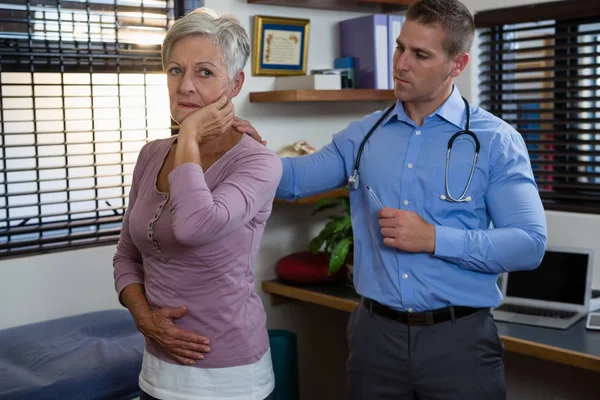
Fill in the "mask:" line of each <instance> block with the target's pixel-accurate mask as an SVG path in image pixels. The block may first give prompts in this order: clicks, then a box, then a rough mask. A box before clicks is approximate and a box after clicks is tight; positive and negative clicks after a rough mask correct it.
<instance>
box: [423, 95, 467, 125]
mask: <svg viewBox="0 0 600 400" xmlns="http://www.w3.org/2000/svg"><path fill="white" fill-rule="evenodd" d="M432 115H438V116H440V117H442V118H443V119H445V120H446V121H448V122H450V123H451V124H454V125H455V126H456V127H457V128H458V129H460V130H462V129H465V125H466V123H467V116H466V114H465V102H464V101H463V98H462V96H461V95H460V92H459V91H458V89H457V88H456V86H453V88H452V93H451V94H450V97H448V99H446V101H445V102H444V104H442V105H441V106H440V108H438V109H437V110H436V111H435V112H434V113H433V114H432Z"/></svg>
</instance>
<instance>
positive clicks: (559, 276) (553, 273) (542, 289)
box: [506, 251, 589, 305]
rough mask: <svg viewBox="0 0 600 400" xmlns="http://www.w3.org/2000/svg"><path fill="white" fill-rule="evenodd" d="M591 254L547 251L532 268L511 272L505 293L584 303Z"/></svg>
mask: <svg viewBox="0 0 600 400" xmlns="http://www.w3.org/2000/svg"><path fill="white" fill-rule="evenodd" d="M588 258H589V255H588V254H582V253H566V252H558V251H546V253H545V255H544V259H543V260H542V263H541V264H540V266H539V267H538V268H537V269H535V270H533V271H515V272H510V273H509V278H508V282H507V285H506V296H511V297H521V298H526V299H532V300H544V301H554V302H559V303H569V304H577V305H584V304H585V293H586V279H587V272H588V271H587V269H588Z"/></svg>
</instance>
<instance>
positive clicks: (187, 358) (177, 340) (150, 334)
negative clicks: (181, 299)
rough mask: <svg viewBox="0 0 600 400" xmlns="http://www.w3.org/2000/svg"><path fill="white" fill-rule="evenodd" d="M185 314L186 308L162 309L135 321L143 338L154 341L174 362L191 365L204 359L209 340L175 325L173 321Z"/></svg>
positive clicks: (208, 347) (208, 350) (208, 348)
mask: <svg viewBox="0 0 600 400" xmlns="http://www.w3.org/2000/svg"><path fill="white" fill-rule="evenodd" d="M186 313H187V307H186V306H181V307H177V308H168V307H164V308H161V309H158V310H154V311H152V312H151V314H147V315H146V316H145V317H144V318H140V319H139V320H136V325H137V327H138V329H139V330H140V332H142V334H143V335H144V336H145V337H147V338H149V339H153V340H154V341H156V342H157V343H158V344H159V345H160V346H161V347H162V348H163V349H165V351H166V352H167V353H169V355H170V356H171V357H172V358H173V359H174V360H175V361H177V362H179V363H180V364H184V365H193V364H195V363H196V361H197V360H202V359H203V358H204V353H208V352H210V340H209V339H208V338H207V337H204V336H201V335H198V334H196V333H193V332H190V331H186V330H184V329H181V328H179V327H178V326H177V325H175V323H174V322H173V320H175V319H178V318H181V317H183V316H184V315H185V314H186Z"/></svg>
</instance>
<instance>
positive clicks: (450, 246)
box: [434, 225, 467, 260]
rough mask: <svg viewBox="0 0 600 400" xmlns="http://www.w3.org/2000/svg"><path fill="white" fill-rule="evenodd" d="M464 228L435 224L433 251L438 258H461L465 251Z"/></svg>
mask: <svg viewBox="0 0 600 400" xmlns="http://www.w3.org/2000/svg"><path fill="white" fill-rule="evenodd" d="M466 234H467V232H466V231H465V230H464V229H458V228H451V227H448V226H440V225H436V226H435V253H434V255H435V256H436V257H440V258H455V259H461V260H462V258H463V254H464V253H465V236H466Z"/></svg>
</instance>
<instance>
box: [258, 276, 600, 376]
mask: <svg viewBox="0 0 600 400" xmlns="http://www.w3.org/2000/svg"><path fill="white" fill-rule="evenodd" d="M262 288H263V290H264V291H265V292H266V293H269V294H271V303H272V305H274V306H276V305H279V304H283V303H286V302H288V301H291V300H300V301H304V302H307V303H312V304H317V305H321V306H324V307H328V308H333V309H336V310H340V311H345V312H351V311H352V310H354V308H356V306H358V303H359V301H360V296H359V295H358V294H357V293H356V292H355V291H354V289H352V288H351V287H349V286H348V285H344V284H327V285H293V284H289V283H285V282H283V281H281V280H278V279H275V280H271V281H265V282H263V283H262ZM496 325H497V326H498V332H499V333H500V338H501V339H502V341H503V342H504V346H505V347H506V350H508V351H512V352H514V353H520V354H525V355H528V356H532V357H536V358H540V359H542V360H548V361H554V362H557V363H561V364H566V365H570V366H573V367H577V368H583V369H587V370H590V371H595V372H600V331H588V330H586V329H585V319H582V320H580V321H579V322H577V323H576V324H575V325H573V326H571V327H570V328H569V329H566V330H559V329H550V328H540V327H536V326H527V325H520V324H511V323H506V322H496Z"/></svg>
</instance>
